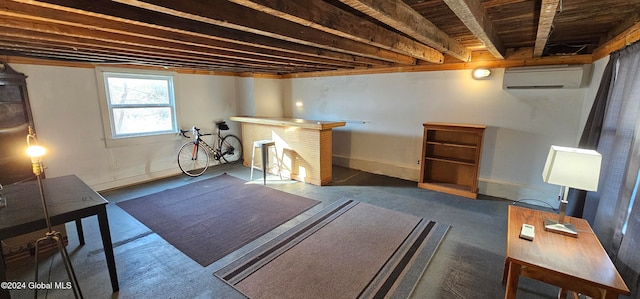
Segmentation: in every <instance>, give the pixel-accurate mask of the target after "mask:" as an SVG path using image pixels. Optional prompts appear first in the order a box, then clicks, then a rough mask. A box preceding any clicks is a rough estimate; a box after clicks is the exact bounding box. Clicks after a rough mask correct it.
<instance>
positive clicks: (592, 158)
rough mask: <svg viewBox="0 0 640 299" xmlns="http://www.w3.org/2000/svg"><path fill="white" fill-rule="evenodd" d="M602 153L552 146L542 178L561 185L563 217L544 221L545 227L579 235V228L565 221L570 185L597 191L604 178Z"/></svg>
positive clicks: (561, 232) (573, 235)
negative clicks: (602, 176) (600, 180)
mask: <svg viewBox="0 0 640 299" xmlns="http://www.w3.org/2000/svg"><path fill="white" fill-rule="evenodd" d="M601 163H602V155H600V154H599V153H598V152H596V151H594V150H587V149H581V148H571V147H563V146H557V145H552V146H551V149H550V150H549V155H548V156H547V161H546V163H545V165H544V170H543V171H542V180H543V181H544V182H546V183H549V184H554V185H560V186H562V189H561V192H560V194H561V196H562V200H560V217H559V218H558V221H555V220H552V219H545V220H544V229H545V230H546V231H551V232H555V233H559V234H563V235H567V236H572V237H577V236H578V231H577V230H576V228H575V226H574V225H573V224H571V223H565V222H564V218H565V215H566V209H567V203H568V201H567V195H568V194H569V188H575V189H580V190H586V191H596V190H597V189H598V181H599V178H600V164H601Z"/></svg>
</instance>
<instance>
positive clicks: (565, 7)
mask: <svg viewBox="0 0 640 299" xmlns="http://www.w3.org/2000/svg"><path fill="white" fill-rule="evenodd" d="M559 1H562V0H544V1H542V0H541V1H530V0H304V1H301V0H180V1H175V0H113V1H112V0H91V1H87V0H0V2H2V5H0V55H1V56H0V57H2V59H3V60H5V61H20V62H24V61H29V63H31V62H33V61H38V62H37V63H43V64H47V65H49V64H51V65H65V63H68V64H69V65H70V66H74V67H95V65H99V64H107V65H118V66H134V67H143V68H147V67H149V68H156V67H160V68H172V69H173V70H175V71H178V72H182V73H192V72H197V73H209V74H211V73H215V74H223V73H224V74H225V75H228V74H231V75H240V76H267V77H274V78H275V77H278V78H279V77H288V76H289V77H300V76H317V75H318V74H320V75H321V76H326V75H330V74H371V73H385V72H402V71H424V70H449V69H462V68H473V67H478V66H498V67H505V66H518V65H548V64H556V63H558V64H567V63H568V64H572V63H590V62H591V60H589V59H599V58H602V57H604V56H606V55H608V54H609V53H611V52H612V51H615V50H617V49H619V48H621V47H623V46H625V45H628V44H630V43H632V42H634V41H637V40H639V39H640V33H639V32H640V31H639V30H638V29H637V28H638V26H640V24H639V22H640V0H631V1H630V0H607V1H606V3H607V5H606V6H605V5H602V3H600V2H598V1H592V0H571V1H564V3H562V2H560V3H562V4H560V6H561V8H558V5H559V4H558V3H559ZM541 5H542V7H541ZM534 50H535V52H536V54H535V57H534ZM47 59H49V60H50V61H48V62H47V61H46V60H47ZM443 60H444V61H443ZM82 63H85V65H83V64H82ZM328 73H330V74H328Z"/></svg>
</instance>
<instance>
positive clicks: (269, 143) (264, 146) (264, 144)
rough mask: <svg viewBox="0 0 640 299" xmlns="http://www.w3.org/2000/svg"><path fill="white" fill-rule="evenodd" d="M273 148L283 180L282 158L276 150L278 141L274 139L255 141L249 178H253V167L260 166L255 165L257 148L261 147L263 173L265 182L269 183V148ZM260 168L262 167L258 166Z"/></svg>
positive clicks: (279, 173)
mask: <svg viewBox="0 0 640 299" xmlns="http://www.w3.org/2000/svg"><path fill="white" fill-rule="evenodd" d="M270 147H272V148H273V152H274V155H275V157H276V162H277V165H278V175H280V179H281V180H282V172H281V171H280V163H281V162H280V159H278V151H277V150H276V143H275V141H273V140H257V141H254V142H253V151H252V152H251V176H250V177H249V180H250V181H251V180H253V169H254V168H258V167H257V166H256V165H255V156H256V148H259V149H260V151H261V154H262V173H263V177H262V179H263V184H264V185H266V184H267V167H268V165H269V152H268V151H269V148H270ZM258 169H260V168H258Z"/></svg>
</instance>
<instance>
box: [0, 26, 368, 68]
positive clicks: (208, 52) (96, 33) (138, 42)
mask: <svg viewBox="0 0 640 299" xmlns="http://www.w3.org/2000/svg"><path fill="white" fill-rule="evenodd" d="M0 20H1V21H2V25H0V26H3V27H5V30H4V32H3V33H4V34H6V35H10V34H11V32H9V30H10V29H8V28H15V29H23V30H28V31H29V34H24V36H23V37H24V38H35V36H33V37H32V36H30V35H32V34H37V33H38V32H39V33H41V34H45V33H46V34H49V35H48V36H46V39H47V41H48V42H52V43H55V42H56V41H58V42H65V43H72V42H73V41H74V40H78V39H80V38H81V39H82V40H81V41H80V40H79V41H78V42H76V44H78V45H80V46H81V45H83V44H88V45H93V46H96V47H102V48H104V49H109V50H110V51H119V50H128V51H131V49H135V50H137V51H140V52H146V53H147V54H148V55H166V54H167V53H182V55H195V56H193V57H191V59H195V60H199V59H210V58H212V59H213V58H217V59H231V60H233V61H235V62H237V63H239V62H243V61H245V62H258V63H263V64H270V65H300V66H303V65H318V66H320V65H322V68H323V69H327V68H329V69H330V68H337V67H338V65H337V63H336V62H335V61H334V62H332V64H325V63H322V62H317V61H313V62H309V61H298V60H295V59H288V58H286V57H285V58H283V57H264V56H259V55H255V54H245V53H234V52H230V51H224V50H217V49H211V48H207V47H201V46H200V45H197V44H182V43H176V42H174V41H172V40H165V41H162V42H158V41H157V40H155V39H148V38H143V37H138V36H130V35H123V34H117V33H111V32H104V31H102V30H99V29H94V28H85V27H82V26H81V25H78V26H73V25H60V24H56V23H52V22H48V21H46V20H44V21H33V20H24V19H19V18H18V19H11V18H7V17H2V14H1V13H0ZM42 38H44V37H42ZM176 55H180V54H176ZM340 66H341V67H348V68H350V67H355V66H354V65H351V66H349V64H348V63H342V64H340Z"/></svg>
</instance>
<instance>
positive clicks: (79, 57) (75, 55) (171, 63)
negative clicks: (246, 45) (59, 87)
mask: <svg viewBox="0 0 640 299" xmlns="http://www.w3.org/2000/svg"><path fill="white" fill-rule="evenodd" d="M0 45H2V48H3V49H5V50H9V51H14V52H20V53H23V54H24V53H27V54H29V55H31V56H36V57H41V58H46V57H48V58H51V59H58V60H67V61H90V62H93V63H94V64H102V65H104V64H114V63H116V64H132V65H145V66H157V67H163V68H181V69H216V70H227V71H229V70H234V71H235V72H247V71H254V72H265V73H276V72H281V73H286V72H297V71H299V70H300V69H303V70H307V71H322V70H323V68H318V67H300V66H270V65H262V64H247V63H240V64H239V63H235V62H232V61H227V62H215V63H208V61H206V60H200V61H198V60H181V59H171V60H167V59H166V58H163V57H157V56H149V55H144V54H140V53H133V52H126V51H121V52H117V53H112V54H108V55H105V54H104V53H100V51H99V50H98V51H94V50H92V51H83V50H85V49H82V48H73V47H69V46H64V45H51V44H48V45H46V44H42V43H38V42H26V41H25V40H24V39H22V40H20V41H12V40H10V39H6V38H3V39H0ZM107 58H108V59H107ZM324 70H325V71H327V70H331V69H329V68H325V69H324Z"/></svg>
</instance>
